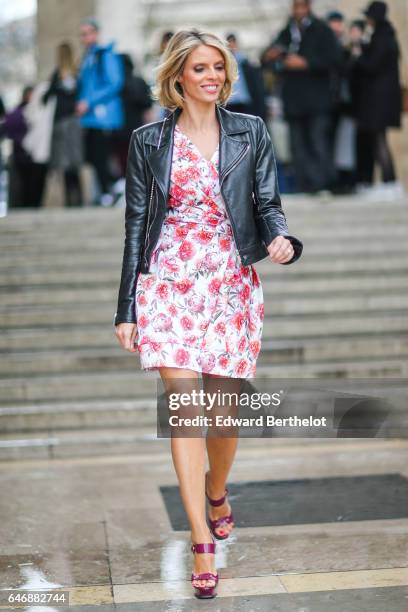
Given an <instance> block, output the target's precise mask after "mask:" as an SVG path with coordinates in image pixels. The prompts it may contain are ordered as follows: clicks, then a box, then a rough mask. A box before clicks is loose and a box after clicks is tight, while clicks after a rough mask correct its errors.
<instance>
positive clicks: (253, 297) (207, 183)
mask: <svg viewBox="0 0 408 612" xmlns="http://www.w3.org/2000/svg"><path fill="white" fill-rule="evenodd" d="M218 156H219V150H218V147H217V149H216V151H215V152H214V155H213V156H212V158H211V160H210V161H208V160H207V159H206V158H205V157H203V156H202V155H201V154H200V152H199V151H198V149H197V147H196V146H195V145H194V144H193V143H192V141H191V140H190V139H189V138H188V137H187V136H186V135H185V134H184V133H183V132H182V131H181V130H180V129H179V127H178V125H176V126H175V131H174V149H173V162H172V169H171V183H170V192H169V200H168V215H167V216H166V219H165V221H164V223H163V226H162V231H161V234H160V237H159V240H158V243H157V245H156V247H155V249H154V251H153V253H152V257H151V262H150V268H149V272H148V273H146V274H142V273H140V274H139V276H138V280H137V287H136V317H137V331H138V335H137V348H138V350H139V355H140V362H141V367H142V369H143V370H154V369H157V368H158V367H161V366H167V367H178V368H188V369H191V370H195V371H198V372H206V373H211V374H218V375H221V376H228V377H234V378H247V377H255V372H256V360H257V358H258V355H259V352H260V348H261V335H262V327H263V318H264V304H263V291H262V285H261V282H260V279H259V277H258V274H257V272H256V270H255V268H254V267H253V266H252V265H249V266H243V265H242V262H241V259H240V256H239V253H238V250H237V248H236V244H235V241H234V237H233V233H232V228H231V224H230V221H229V218H228V214H227V211H226V208H225V203H224V200H223V198H222V195H221V193H220V187H219V180H218V159H219V157H218Z"/></svg>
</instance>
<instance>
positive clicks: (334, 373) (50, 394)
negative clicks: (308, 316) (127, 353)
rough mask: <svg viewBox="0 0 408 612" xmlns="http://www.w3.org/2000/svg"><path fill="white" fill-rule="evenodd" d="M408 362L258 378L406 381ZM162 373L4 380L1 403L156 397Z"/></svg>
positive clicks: (379, 361) (285, 371)
mask: <svg viewBox="0 0 408 612" xmlns="http://www.w3.org/2000/svg"><path fill="white" fill-rule="evenodd" d="M407 375H408V362H407V360H401V359H383V358H382V357H380V358H373V359H370V360H369V359H364V360H347V361H341V360H338V361H335V362H328V361H322V362H312V363H302V364H282V365H281V364H279V365H277V364H269V365H266V366H261V365H259V366H258V367H257V373H256V377H257V378H259V377H261V378H262V377H266V378H268V379H270V378H294V379H301V378H320V377H322V378H325V379H326V378H333V379H338V378H391V377H396V378H405V377H407ZM157 376H158V374H157V373H155V372H151V373H149V374H146V373H142V372H140V371H139V370H136V369H135V371H134V372H110V375H109V376H107V375H106V373H105V372H102V373H92V374H91V373H82V374H74V375H72V374H65V373H64V374H58V375H50V376H43V377H42V376H36V377H26V376H23V377H21V378H19V377H17V378H10V379H2V380H0V404H3V405H10V404H17V403H20V404H21V403H32V402H51V401H57V402H58V401H70V400H75V401H83V400H88V399H92V400H95V399H103V400H107V399H134V398H141V397H149V392H150V397H152V394H153V393H154V392H155V388H156V385H157V381H156V378H155V377H157Z"/></svg>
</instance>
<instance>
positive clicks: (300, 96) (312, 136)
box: [262, 0, 339, 193]
mask: <svg viewBox="0 0 408 612" xmlns="http://www.w3.org/2000/svg"><path fill="white" fill-rule="evenodd" d="M262 61H263V63H264V64H265V63H266V64H268V63H270V62H272V64H273V67H274V70H275V71H276V72H277V73H279V74H280V76H281V79H282V99H283V104H284V112H285V118H286V119H287V121H288V123H289V133H290V142H291V150H292V161H293V164H294V169H295V173H296V179H297V182H298V187H299V189H300V190H301V191H304V192H306V193H317V192H319V191H321V190H325V189H330V188H331V187H332V186H333V184H334V182H335V172H334V166H333V156H332V149H331V137H330V131H331V126H332V110H333V98H332V91H331V75H332V73H333V71H334V70H335V68H336V66H337V64H338V61H339V46H338V44H337V41H336V39H335V36H334V34H333V32H332V31H331V29H330V28H329V27H328V25H327V24H326V23H325V22H324V21H322V20H320V19H318V18H317V17H316V16H315V15H314V14H313V13H312V10H311V1H310V0H294V1H293V11H292V16H291V18H290V19H289V21H288V23H287V25H286V27H285V28H284V29H283V30H282V31H281V32H280V33H279V35H278V37H277V38H276V39H275V40H274V41H273V42H272V44H271V45H270V47H269V48H268V49H267V50H266V51H265V52H264V53H263V55H262Z"/></svg>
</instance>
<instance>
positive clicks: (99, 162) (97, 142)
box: [77, 18, 124, 206]
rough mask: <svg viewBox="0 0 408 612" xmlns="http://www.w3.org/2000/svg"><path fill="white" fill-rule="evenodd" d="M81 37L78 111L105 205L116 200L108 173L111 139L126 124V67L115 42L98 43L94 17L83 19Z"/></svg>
mask: <svg viewBox="0 0 408 612" xmlns="http://www.w3.org/2000/svg"><path fill="white" fill-rule="evenodd" d="M80 38H81V42H82V44H83V45H84V47H85V51H84V55H83V57H82V62H81V67H80V72H79V77H78V90H79V93H78V100H79V101H78V104H77V113H78V115H80V117H81V125H82V127H83V128H84V140H85V153H86V161H87V162H88V163H90V164H91V165H92V166H93V167H94V168H95V171H96V175H97V178H98V182H99V186H100V191H101V198H100V201H99V203H100V204H101V205H102V206H109V205H111V204H112V203H113V196H112V195H111V194H110V193H109V192H110V188H111V185H112V178H111V176H110V172H109V164H108V160H109V155H110V138H111V133H112V131H113V130H120V129H122V128H123V125H124V112H123V106H122V99H121V95H120V93H121V90H122V87H123V84H124V70H123V66H122V62H121V60H120V57H119V56H118V55H117V54H116V53H114V51H113V43H111V44H110V45H107V46H101V45H99V44H98V38H99V26H98V23H97V22H96V21H95V20H94V19H93V18H88V19H85V20H84V21H82V23H81V26H80Z"/></svg>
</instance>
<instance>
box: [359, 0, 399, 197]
mask: <svg viewBox="0 0 408 612" xmlns="http://www.w3.org/2000/svg"><path fill="white" fill-rule="evenodd" d="M364 12H365V15H366V17H367V22H368V25H369V26H370V28H371V29H372V31H373V33H372V36H371V39H370V41H369V42H368V43H367V44H363V45H362V47H361V54H360V55H359V56H356V57H355V70H356V74H357V76H356V78H357V79H358V82H359V95H358V106H357V122H358V128H359V147H360V148H362V149H364V151H365V155H364V162H365V163H364V166H363V167H360V176H359V180H360V183H362V184H363V185H368V186H370V185H372V184H373V182H374V167H375V165H376V164H378V166H379V168H380V171H381V178H382V185H380V186H379V187H380V189H381V191H382V192H383V193H384V195H388V196H390V197H391V198H393V197H398V196H399V195H403V189H402V186H401V184H400V183H399V182H398V181H397V179H396V171H395V166H394V160H393V156H392V153H391V150H390V147H389V145H388V141H387V130H388V129H389V128H399V127H401V112H402V95H401V84H400V80H399V58H400V49H399V45H398V41H397V37H396V33H395V30H394V28H393V26H392V25H391V23H390V22H389V21H388V19H387V5H386V3H385V2H378V1H376V2H371V4H369V6H368V7H367V9H366V10H365V11H364Z"/></svg>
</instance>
